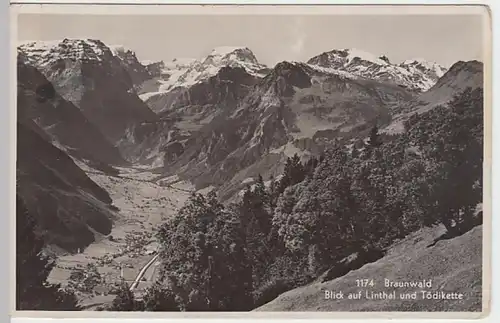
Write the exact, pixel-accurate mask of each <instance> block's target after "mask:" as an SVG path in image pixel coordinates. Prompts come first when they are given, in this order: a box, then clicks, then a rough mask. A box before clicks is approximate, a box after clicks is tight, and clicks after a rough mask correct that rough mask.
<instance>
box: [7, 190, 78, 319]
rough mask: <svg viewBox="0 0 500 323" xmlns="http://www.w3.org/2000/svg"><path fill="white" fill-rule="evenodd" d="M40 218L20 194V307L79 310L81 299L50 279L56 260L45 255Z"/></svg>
mask: <svg viewBox="0 0 500 323" xmlns="http://www.w3.org/2000/svg"><path fill="white" fill-rule="evenodd" d="M35 232H36V221H35V220H34V219H33V218H32V217H31V216H30V214H29V213H28V210H27V208H26V206H25V204H24V201H23V200H22V198H21V197H19V196H18V195H16V281H17V284H16V288H17V290H16V302H17V304H16V307H17V309H18V310H46V311H50V310H52V311H71V310H79V307H78V305H77V299H76V297H75V295H74V294H73V293H72V292H70V291H65V290H63V289H62V288H61V286H60V285H59V284H49V283H47V277H48V276H49V273H50V271H51V270H52V268H53V267H54V263H53V262H51V261H49V259H48V258H47V257H46V256H43V255H42V248H43V245H44V242H43V240H42V239H41V238H39V237H38V236H37V235H36V234H35Z"/></svg>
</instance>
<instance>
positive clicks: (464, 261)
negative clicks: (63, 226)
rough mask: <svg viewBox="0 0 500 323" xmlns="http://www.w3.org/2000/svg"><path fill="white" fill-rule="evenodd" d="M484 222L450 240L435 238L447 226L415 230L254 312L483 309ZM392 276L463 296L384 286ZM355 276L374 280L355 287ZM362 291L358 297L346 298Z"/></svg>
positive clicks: (393, 279) (398, 279) (467, 310)
mask: <svg viewBox="0 0 500 323" xmlns="http://www.w3.org/2000/svg"><path fill="white" fill-rule="evenodd" d="M482 228H483V227H482V226H477V227H475V228H473V229H472V230H470V231H469V232H467V233H465V234H464V235H462V236H459V237H455V238H453V239H449V240H439V241H437V243H436V244H435V245H433V246H430V245H432V244H433V242H434V240H435V239H437V238H438V237H440V236H441V235H442V234H443V233H444V232H445V229H444V228H443V227H441V226H436V227H433V228H426V229H423V230H420V231H419V232H416V233H414V234H412V235H410V236H409V237H407V238H406V239H404V240H402V241H400V242H399V243H396V244H395V245H394V246H393V247H391V248H390V249H389V250H388V252H387V254H386V256H384V257H383V258H381V259H379V260H378V261H376V262H374V263H371V264H367V265H365V266H363V267H361V268H360V269H358V270H354V271H351V272H349V273H348V274H346V275H345V276H342V277H339V278H336V279H334V280H331V281H327V282H324V283H321V282H315V283H312V284H309V285H307V286H303V287H300V288H296V289H293V290H291V291H288V292H286V293H284V294H282V295H280V296H279V297H278V298H276V299H274V300H273V301H271V302H269V303H267V304H265V305H263V306H261V307H259V308H257V309H256V311H350V312H352V311H424V312H431V311H466V312H471V311H481V309H482V302H481V296H482ZM385 278H387V279H390V280H392V281H398V282H401V281H422V280H424V279H426V280H432V287H431V288H424V289H425V290H429V291H432V292H434V291H444V292H457V293H462V294H464V298H463V300H434V299H430V300H427V299H422V294H421V293H420V290H422V289H421V288H418V287H407V288H391V287H388V288H385V287H384V279H385ZM357 279H373V280H374V283H375V285H374V286H373V287H366V288H363V287H357V286H356V280H357ZM325 290H328V291H335V292H343V294H344V299H339V300H332V299H325V292H324V291H325ZM365 290H368V291H369V293H370V291H373V292H382V291H385V292H386V293H390V292H392V291H393V290H396V299H379V300H369V299H366V297H365ZM359 291H362V295H363V296H362V298H361V299H360V300H353V299H347V295H348V294H349V293H358V292H359ZM415 291H416V292H417V296H418V298H417V299H416V300H402V299H400V296H399V294H400V293H413V292H415Z"/></svg>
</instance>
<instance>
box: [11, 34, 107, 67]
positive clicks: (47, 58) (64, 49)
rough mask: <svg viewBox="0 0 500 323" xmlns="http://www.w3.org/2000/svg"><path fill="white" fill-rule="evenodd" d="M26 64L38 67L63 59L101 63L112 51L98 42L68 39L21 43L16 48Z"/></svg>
mask: <svg viewBox="0 0 500 323" xmlns="http://www.w3.org/2000/svg"><path fill="white" fill-rule="evenodd" d="M18 52H21V53H23V55H24V57H25V58H26V59H27V60H28V62H36V63H37V65H38V66H43V65H46V64H51V63H53V62H54V61H56V60H58V59H61V58H65V59H69V60H72V61H78V60H79V61H91V60H96V61H101V60H102V59H103V57H105V56H106V55H109V56H113V53H112V51H111V50H110V48H109V47H107V46H106V45H105V44H104V43H103V42H101V41H100V40H95V39H68V38H65V39H63V40H53V41H32V42H23V43H21V44H19V46H18Z"/></svg>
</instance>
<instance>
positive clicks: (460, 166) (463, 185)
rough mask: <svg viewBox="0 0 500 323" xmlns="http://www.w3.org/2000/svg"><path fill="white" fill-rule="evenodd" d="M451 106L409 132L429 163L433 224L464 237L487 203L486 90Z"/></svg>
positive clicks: (412, 124) (419, 119)
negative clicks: (484, 189) (484, 171)
mask: <svg viewBox="0 0 500 323" xmlns="http://www.w3.org/2000/svg"><path fill="white" fill-rule="evenodd" d="M448 105H449V107H437V108H435V109H433V110H431V111H429V112H428V113H426V114H422V115H419V116H415V117H413V118H411V119H410V120H409V121H408V122H407V123H406V127H407V129H408V139H409V140H410V142H411V143H412V144H413V145H415V146H417V147H418V150H419V151H420V153H421V155H422V158H423V160H424V161H425V168H426V177H427V182H426V185H427V188H428V191H429V193H428V196H427V198H428V202H427V204H428V205H429V211H428V212H426V214H427V217H429V220H428V222H430V221H431V220H435V221H439V222H441V223H443V224H444V225H445V227H446V228H447V230H448V231H449V232H450V233H452V234H453V233H454V234H459V233H461V232H463V231H465V230H467V229H468V228H469V226H470V225H471V223H472V222H474V221H472V218H473V216H474V211H475V209H476V206H477V204H478V203H480V202H481V201H482V167H483V165H482V164H483V158H482V156H483V147H482V145H483V143H482V122H483V120H482V119H483V117H482V115H483V93H482V89H476V90H474V91H473V90H471V89H470V88H469V89H466V90H465V91H464V92H462V93H461V94H459V95H457V96H456V97H455V98H454V99H453V100H451V101H450V102H449V104H448Z"/></svg>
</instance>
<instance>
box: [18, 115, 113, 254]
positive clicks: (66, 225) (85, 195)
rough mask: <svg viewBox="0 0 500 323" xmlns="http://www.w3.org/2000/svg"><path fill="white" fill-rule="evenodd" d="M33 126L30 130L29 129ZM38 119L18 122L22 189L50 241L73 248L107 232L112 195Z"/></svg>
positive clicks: (27, 202)
mask: <svg viewBox="0 0 500 323" xmlns="http://www.w3.org/2000/svg"><path fill="white" fill-rule="evenodd" d="M30 128H31V129H30ZM36 128H37V125H36V124H35V123H34V122H31V123H30V126H29V127H28V126H25V125H24V124H22V123H19V122H18V123H17V165H16V170H17V187H18V191H17V193H18V194H19V195H20V196H21V197H22V198H23V200H24V201H25V203H26V206H27V208H28V210H29V212H30V214H32V215H33V216H34V217H36V218H37V221H38V223H39V224H40V226H41V228H42V230H43V232H42V234H43V235H44V238H45V240H46V243H47V244H49V245H57V246H59V247H61V248H63V249H65V250H69V251H74V250H76V249H77V248H80V247H85V246H87V245H88V244H90V243H91V242H92V241H94V239H95V233H99V234H108V233H109V232H110V230H111V226H112V218H113V213H112V211H111V209H110V206H111V203H112V200H111V198H110V197H109V195H108V193H107V192H106V191H105V190H103V189H102V188H101V187H99V186H98V185H97V184H95V183H94V182H93V181H92V180H91V179H90V178H88V177H87V175H86V174H85V173H84V172H83V171H82V170H81V169H80V168H79V167H78V166H76V165H75V163H74V162H73V160H72V159H71V158H70V157H68V155H66V153H64V152H63V151H62V150H60V149H58V148H56V147H54V146H53V145H51V144H50V143H48V142H47V141H45V140H44V139H43V138H42V137H41V136H40V135H39V134H38V133H43V130H42V129H40V128H38V129H37V131H36V132H35V131H34V130H32V129H36Z"/></svg>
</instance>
